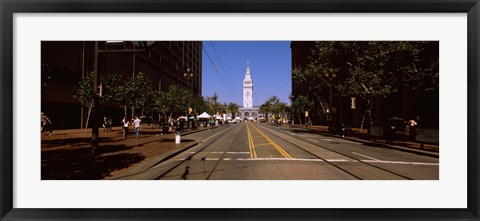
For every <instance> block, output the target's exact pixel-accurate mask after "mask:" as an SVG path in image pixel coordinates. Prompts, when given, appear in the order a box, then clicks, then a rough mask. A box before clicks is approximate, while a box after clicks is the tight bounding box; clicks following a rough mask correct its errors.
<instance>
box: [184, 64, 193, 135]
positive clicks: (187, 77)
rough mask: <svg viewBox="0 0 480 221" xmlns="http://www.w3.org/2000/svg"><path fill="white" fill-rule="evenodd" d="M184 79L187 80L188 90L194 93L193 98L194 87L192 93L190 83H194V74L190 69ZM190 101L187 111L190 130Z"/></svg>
mask: <svg viewBox="0 0 480 221" xmlns="http://www.w3.org/2000/svg"><path fill="white" fill-rule="evenodd" d="M183 77H185V78H186V79H187V90H188V91H189V92H192V96H193V85H192V90H191V91H190V83H191V82H192V79H193V72H192V70H191V69H190V68H187V70H186V71H185V73H183ZM190 112H191V110H190V100H189V101H188V109H187V129H188V128H190Z"/></svg>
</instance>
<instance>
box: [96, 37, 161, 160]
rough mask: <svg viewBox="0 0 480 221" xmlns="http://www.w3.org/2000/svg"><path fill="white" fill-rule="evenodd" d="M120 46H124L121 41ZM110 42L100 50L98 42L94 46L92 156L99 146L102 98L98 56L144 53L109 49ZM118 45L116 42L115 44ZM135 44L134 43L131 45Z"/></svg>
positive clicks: (138, 50) (105, 43) (141, 50)
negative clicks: (100, 100) (100, 101)
mask: <svg viewBox="0 0 480 221" xmlns="http://www.w3.org/2000/svg"><path fill="white" fill-rule="evenodd" d="M119 42H122V44H121V45H122V46H124V43H123V41H119ZM109 43H111V42H109V41H106V42H103V44H102V49H100V46H99V42H98V41H95V43H94V44H95V46H94V67H93V68H94V69H93V72H94V82H93V92H94V96H93V98H92V110H91V115H92V119H91V120H92V140H91V143H92V154H95V152H96V150H97V148H98V144H99V138H98V137H99V132H98V128H99V127H100V122H99V120H100V116H99V111H98V110H99V104H100V103H99V99H100V97H101V96H102V83H101V82H100V74H99V73H98V69H99V68H98V66H99V55H100V54H104V53H136V52H144V51H145V49H144V48H140V49H137V48H135V47H133V49H126V48H123V47H122V48H120V49H109V48H108V47H107V44H109ZM116 43H118V42H116ZM133 44H135V43H133ZM151 44H153V42H150V43H148V44H147V45H146V46H150V45H151Z"/></svg>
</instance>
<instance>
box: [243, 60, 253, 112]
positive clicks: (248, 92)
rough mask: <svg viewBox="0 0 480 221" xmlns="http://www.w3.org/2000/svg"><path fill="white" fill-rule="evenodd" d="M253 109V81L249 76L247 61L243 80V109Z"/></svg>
mask: <svg viewBox="0 0 480 221" xmlns="http://www.w3.org/2000/svg"><path fill="white" fill-rule="evenodd" d="M252 107H253V81H252V77H251V76H250V65H249V64H248V61H247V72H246V73H245V78H244V79H243V108H252Z"/></svg>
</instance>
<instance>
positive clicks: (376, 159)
mask: <svg viewBox="0 0 480 221" xmlns="http://www.w3.org/2000/svg"><path fill="white" fill-rule="evenodd" d="M352 153H353V154H356V155H358V156H362V157H365V158H368V159H371V160H375V161H381V160H379V159H375V158H373V157H369V156H367V155H363V154H359V153H355V152H352Z"/></svg>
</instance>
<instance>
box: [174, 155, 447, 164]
mask: <svg viewBox="0 0 480 221" xmlns="http://www.w3.org/2000/svg"><path fill="white" fill-rule="evenodd" d="M185 160H187V159H186V158H181V159H178V160H177V161H185ZM189 160H202V161H218V160H220V158H215V157H205V158H193V159H189ZM222 160H224V161H303V162H330V163H339V162H346V163H359V162H364V163H383V164H404V165H423V166H438V165H439V163H425V162H403V161H384V160H346V159H327V160H322V159H302V158H223V159H222Z"/></svg>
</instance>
